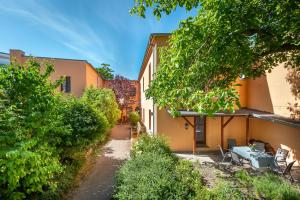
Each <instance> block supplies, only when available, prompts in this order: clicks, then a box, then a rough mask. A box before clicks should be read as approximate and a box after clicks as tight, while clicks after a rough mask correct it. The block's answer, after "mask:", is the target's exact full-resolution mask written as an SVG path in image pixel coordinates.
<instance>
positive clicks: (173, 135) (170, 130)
mask: <svg viewBox="0 0 300 200" xmlns="http://www.w3.org/2000/svg"><path fill="white" fill-rule="evenodd" d="M188 120H189V121H190V122H192V123H194V118H193V117H189V118H188ZM185 122H186V121H185V120H184V119H183V118H181V117H178V118H172V117H171V116H170V114H169V113H168V112H167V111H166V110H165V109H162V110H159V109H158V110H157V131H158V134H159V135H164V136H165V137H166V138H167V140H168V142H169V144H170V147H171V149H172V150H173V151H180V152H186V151H192V150H193V137H194V129H193V128H192V127H191V126H189V127H188V129H185V126H184V125H185Z"/></svg>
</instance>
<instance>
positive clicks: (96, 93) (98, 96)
mask: <svg viewBox="0 0 300 200" xmlns="http://www.w3.org/2000/svg"><path fill="white" fill-rule="evenodd" d="M82 100H83V101H84V102H85V103H87V104H89V105H91V106H93V107H94V108H95V109H96V110H98V111H99V112H101V113H103V114H104V115H105V117H106V118H107V120H108V123H109V126H110V127H113V126H114V125H115V124H116V123H117V121H118V120H119V119H120V115H121V111H120V110H119V108H118V104H117V101H116V96H115V94H114V92H113V91H112V90H111V89H97V88H89V89H87V90H85V92H84V94H83V96H82Z"/></svg>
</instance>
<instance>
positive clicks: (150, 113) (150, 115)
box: [149, 110, 152, 130]
mask: <svg viewBox="0 0 300 200" xmlns="http://www.w3.org/2000/svg"><path fill="white" fill-rule="evenodd" d="M151 119H152V112H151V110H149V129H150V130H151V121H152V120H151Z"/></svg>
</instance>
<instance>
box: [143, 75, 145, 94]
mask: <svg viewBox="0 0 300 200" xmlns="http://www.w3.org/2000/svg"><path fill="white" fill-rule="evenodd" d="M144 85H145V80H144V77H143V92H145V87H144Z"/></svg>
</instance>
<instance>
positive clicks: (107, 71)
mask: <svg viewBox="0 0 300 200" xmlns="http://www.w3.org/2000/svg"><path fill="white" fill-rule="evenodd" d="M101 65H102V67H99V68H96V70H97V71H98V72H99V73H100V74H101V76H102V77H103V78H104V79H105V80H112V79H113V78H114V74H113V72H114V70H112V69H111V68H110V64H106V63H102V64H101Z"/></svg>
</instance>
